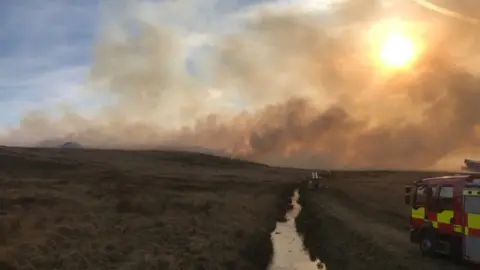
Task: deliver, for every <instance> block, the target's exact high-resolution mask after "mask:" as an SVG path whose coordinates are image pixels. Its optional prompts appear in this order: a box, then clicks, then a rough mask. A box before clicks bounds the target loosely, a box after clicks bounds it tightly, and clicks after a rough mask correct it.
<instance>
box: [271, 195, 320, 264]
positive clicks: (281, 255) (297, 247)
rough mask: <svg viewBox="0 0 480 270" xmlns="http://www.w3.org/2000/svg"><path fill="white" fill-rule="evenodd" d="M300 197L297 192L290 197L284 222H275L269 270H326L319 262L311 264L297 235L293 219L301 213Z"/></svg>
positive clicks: (301, 240)
mask: <svg viewBox="0 0 480 270" xmlns="http://www.w3.org/2000/svg"><path fill="white" fill-rule="evenodd" d="M299 198H300V195H299V193H298V190H295V193H294V194H293V196H292V205H293V208H292V209H291V210H290V211H288V212H287V213H286V215H285V217H286V219H287V221H286V222H277V226H276V228H275V230H274V231H273V232H272V242H273V259H272V262H271V263H270V266H269V270H287V269H288V270H319V269H322V270H326V269H327V267H326V266H325V265H324V264H323V263H322V262H321V261H320V260H318V259H317V260H316V261H314V262H312V261H311V260H310V256H309V255H308V253H307V251H306V250H305V249H304V246H303V239H302V237H301V236H300V235H299V234H298V233H297V228H296V225H295V218H296V217H297V216H298V215H299V214H300V211H302V207H301V206H300V204H298V199H299Z"/></svg>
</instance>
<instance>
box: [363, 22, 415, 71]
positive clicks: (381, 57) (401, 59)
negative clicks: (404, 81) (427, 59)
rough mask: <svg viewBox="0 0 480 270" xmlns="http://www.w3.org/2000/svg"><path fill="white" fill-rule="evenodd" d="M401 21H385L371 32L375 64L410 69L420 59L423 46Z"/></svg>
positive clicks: (376, 25)
mask: <svg viewBox="0 0 480 270" xmlns="http://www.w3.org/2000/svg"><path fill="white" fill-rule="evenodd" d="M407 26H408V25H407V24H406V23H405V22H403V21H400V20H392V21H383V22H378V23H377V24H375V25H374V26H373V27H372V29H371V31H370V43H371V45H372V49H373V50H372V52H373V56H374V59H375V62H376V63H377V64H378V65H379V66H380V67H383V68H393V69H400V68H408V67H410V66H411V65H412V64H413V63H414V62H415V60H416V59H417V58H418V57H419V55H420V53H421V51H422V46H421V42H420V41H419V38H418V37H417V36H416V35H415V32H414V31H413V30H411V28H410V29H409V27H407Z"/></svg>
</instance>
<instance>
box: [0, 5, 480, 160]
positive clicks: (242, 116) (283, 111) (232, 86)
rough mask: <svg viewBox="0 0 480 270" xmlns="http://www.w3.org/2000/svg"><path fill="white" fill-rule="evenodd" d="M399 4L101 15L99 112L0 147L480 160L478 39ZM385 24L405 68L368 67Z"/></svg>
mask: <svg viewBox="0 0 480 270" xmlns="http://www.w3.org/2000/svg"><path fill="white" fill-rule="evenodd" d="M215 2H218V1H215ZM295 2H296V1H295ZM299 2H302V1H299ZM304 2H308V1H304ZM405 2H406V1H393V4H390V5H385V4H383V3H382V2H380V1H376V0H350V1H342V2H334V4H332V6H330V7H329V9H328V11H323V13H319V12H305V11H302V10H300V9H296V8H293V7H286V8H279V7H278V6H276V5H272V4H264V5H260V7H258V8H251V9H243V10H238V9H236V8H235V7H234V6H233V4H232V6H229V7H224V8H225V9H230V11H231V10H235V12H227V11H225V12H224V13H222V14H219V12H215V9H216V8H218V6H217V5H218V3H214V2H212V1H210V2H209V1H202V2H200V1H193V0H192V1H188V0H185V1H161V2H152V1H147V2H141V1H136V2H129V4H128V5H127V4H126V5H118V6H115V7H112V6H109V7H108V8H107V7H105V10H106V12H105V14H104V17H103V22H104V23H103V25H102V29H101V30H100V32H99V35H98V40H97V44H95V54H94V62H93V64H92V67H91V74H90V76H89V79H88V87H86V89H85V91H89V92H91V93H94V94H96V95H98V96H99V99H100V97H105V96H108V97H109V102H108V104H107V102H106V103H105V106H104V107H103V108H102V109H101V110H100V111H99V112H98V113H96V115H95V116H94V117H86V116H83V115H82V114H81V113H80V112H78V111H75V109H73V108H69V109H67V110H65V112H64V114H63V115H62V117H60V118H52V117H47V116H46V115H42V114H41V112H35V113H31V114H27V115H26V116H25V118H24V120H23V121H22V123H21V124H20V125H19V126H18V127H16V128H15V129H12V130H9V131H7V132H6V133H5V134H4V135H3V136H1V137H0V139H1V140H0V142H2V143H5V144H11V145H32V144H36V143H38V142H39V141H42V140H51V139H62V140H72V141H77V142H79V143H81V144H82V145H85V146H89V147H100V148H158V147H161V146H172V145H173V146H178V147H180V146H189V145H190V146H202V147H206V148H211V149H220V150H222V151H225V152H227V153H229V154H231V155H233V156H239V157H243V158H247V159H250V160H255V161H261V162H265V163H269V164H274V165H285V166H299V167H402V168H426V167H431V166H434V165H436V164H438V162H439V161H442V160H445V159H447V158H451V157H460V159H459V160H461V159H462V158H463V156H459V155H463V154H468V155H474V154H478V153H479V152H480V151H478V150H477V149H478V147H479V146H480V140H479V139H480V116H479V115H478V114H477V112H478V106H479V105H480V77H479V76H478V75H479V71H480V69H479V68H480V67H479V64H478V63H479V62H478V61H477V60H478V59H479V55H480V49H479V48H480V46H479V40H478V38H479V37H480V28H479V26H478V25H474V24H471V23H468V22H465V21H461V20H457V19H456V18H451V17H449V16H445V15H442V14H439V13H437V12H434V11H432V10H429V9H426V8H424V7H422V6H420V5H417V4H415V3H414V2H411V3H405ZM476 2H478V1H476ZM476 2H475V3H476ZM455 3H456V4H455V5H456V6H458V5H460V3H461V1H456V2H455ZM462 3H463V2H462ZM469 3H470V4H471V3H472V2H469ZM476 5H477V6H476V7H475V8H477V9H479V10H480V2H479V3H478V4H476ZM306 7H308V5H306ZM311 8H313V7H311ZM471 8H472V7H470V9H471ZM319 9H321V7H320V8H319ZM391 18H395V19H397V20H402V21H405V22H408V25H409V27H410V28H411V29H410V31H411V33H412V34H413V35H415V36H416V37H417V38H418V39H419V40H421V41H422V43H423V44H424V45H425V46H424V50H423V52H422V54H421V56H420V57H419V58H418V59H417V61H416V62H415V63H414V64H413V66H412V67H411V68H410V69H405V70H396V71H395V70H387V69H385V68H383V69H382V68H381V67H379V66H378V63H376V62H375V61H374V60H372V49H371V46H369V44H370V43H369V39H368V33H369V31H370V29H372V27H373V26H374V25H378V24H379V22H380V23H381V22H383V21H385V22H386V21H388V20H390V19H391ZM205 29H207V30H205ZM192 32H194V34H192ZM199 44H200V45H199ZM195 50H196V51H197V52H199V53H198V55H201V56H202V57H197V58H196V62H195V72H194V73H195V74H193V75H192V72H191V71H189V70H188V69H187V68H186V67H185V62H186V61H187V60H188V59H189V57H190V55H189V53H190V52H191V51H195Z"/></svg>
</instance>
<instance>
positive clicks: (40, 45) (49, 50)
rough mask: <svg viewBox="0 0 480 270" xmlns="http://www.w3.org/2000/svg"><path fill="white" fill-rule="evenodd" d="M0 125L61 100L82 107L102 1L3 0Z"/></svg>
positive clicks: (0, 25) (0, 44)
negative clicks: (82, 89) (83, 87)
mask: <svg viewBox="0 0 480 270" xmlns="http://www.w3.org/2000/svg"><path fill="white" fill-rule="evenodd" d="M0 5H1V8H0V108H2V110H1V112H2V114H1V115H0V125H5V124H16V123H18V122H19V121H20V119H21V117H22V114H23V113H24V112H25V111H29V110H32V109H38V108H45V107H49V106H51V105H55V104H58V103H65V104H71V105H74V106H82V105H85V104H82V103H85V102H88V100H83V99H79V98H78V95H79V91H81V90H80V86H81V85H82V84H83V82H84V79H85V75H86V74H87V71H88V67H89V65H90V62H91V55H92V53H91V52H92V45H93V43H94V40H95V33H96V27H97V25H98V1H97V0H83V1H42V0H28V1H16V0H4V1H2V3H1V4H0Z"/></svg>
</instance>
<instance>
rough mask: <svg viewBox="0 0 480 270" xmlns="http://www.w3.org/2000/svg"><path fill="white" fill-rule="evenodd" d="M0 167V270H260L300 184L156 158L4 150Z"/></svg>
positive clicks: (236, 167) (239, 166)
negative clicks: (0, 190) (291, 195)
mask: <svg viewBox="0 0 480 270" xmlns="http://www.w3.org/2000/svg"><path fill="white" fill-rule="evenodd" d="M0 164H1V165H2V166H1V168H2V169H1V170H0V179H1V182H2V183H1V184H2V195H1V196H2V198H3V200H2V210H1V213H0V214H1V216H0V218H1V219H2V223H1V224H2V225H1V227H0V236H1V238H0V248H1V250H2V252H1V253H0V268H1V269H48V270H52V269H68V270H75V269H82V270H84V269H146V270H148V269H182V270H188V269H195V270H201V269H209V270H215V269H249V270H252V269H253V270H254V269H262V270H264V269H265V268H266V267H267V265H268V262H269V260H270V256H271V255H272V246H271V242H270V231H272V230H273V229H274V226H275V221H276V219H279V217H281V216H283V213H284V211H285V209H286V207H287V206H288V200H287V198H288V196H289V195H290V194H291V191H292V190H293V188H294V186H295V182H298V180H299V179H300V178H299V176H300V175H304V172H302V171H299V170H291V169H279V168H270V167H267V166H264V165H260V164H254V163H248V162H244V161H239V160H231V159H226V158H219V157H213V156H208V155H202V154H192V153H182V152H160V151H119V150H116V151H114V150H108V151H107V150H103V151H102V150H81V149H21V148H0ZM2 267H3V268H2Z"/></svg>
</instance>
